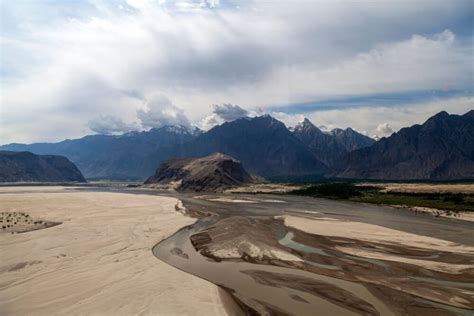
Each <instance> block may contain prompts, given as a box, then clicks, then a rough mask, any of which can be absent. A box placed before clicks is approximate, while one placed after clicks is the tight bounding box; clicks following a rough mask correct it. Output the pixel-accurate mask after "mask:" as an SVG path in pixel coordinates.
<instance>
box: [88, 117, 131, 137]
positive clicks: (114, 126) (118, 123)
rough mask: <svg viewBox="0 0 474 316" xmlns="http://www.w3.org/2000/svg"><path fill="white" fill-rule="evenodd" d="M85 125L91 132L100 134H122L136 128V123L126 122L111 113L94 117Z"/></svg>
mask: <svg viewBox="0 0 474 316" xmlns="http://www.w3.org/2000/svg"><path fill="white" fill-rule="evenodd" d="M87 125H88V126H89V128H90V129H91V130H92V131H93V132H96V133H97V134H102V135H113V134H123V133H127V132H130V131H134V130H137V129H138V125H137V124H136V123H132V124H127V123H125V122H124V121H122V120H121V119H120V118H117V117H115V116H111V115H103V116H99V117H97V118H94V119H92V120H90V121H89V122H88V124H87Z"/></svg>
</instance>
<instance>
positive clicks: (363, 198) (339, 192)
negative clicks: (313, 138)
mask: <svg viewBox="0 0 474 316" xmlns="http://www.w3.org/2000/svg"><path fill="white" fill-rule="evenodd" d="M382 189H383V188H381V187H376V186H356V185H353V184H351V183H327V184H319V185H312V186H310V187H308V188H305V189H300V190H295V191H291V192H289V194H294V195H304V196H312V197H317V198H326V199H333V200H349V201H354V202H364V203H373V204H387V205H407V206H421V207H429V208H435V209H439V210H446V211H451V212H459V211H470V212H473V211H474V194H461V193H456V194H454V193H410V192H383V191H382Z"/></svg>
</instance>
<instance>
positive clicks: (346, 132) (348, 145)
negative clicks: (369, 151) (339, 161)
mask: <svg viewBox="0 0 474 316" xmlns="http://www.w3.org/2000/svg"><path fill="white" fill-rule="evenodd" d="M330 134H331V135H332V136H333V137H334V138H335V140H336V142H337V143H338V144H340V145H341V146H342V147H344V149H345V150H346V151H347V152H350V151H353V150H357V149H360V148H364V147H369V146H372V145H373V144H374V143H375V142H376V141H375V140H374V139H372V138H370V137H368V136H365V135H363V134H361V133H359V132H356V131H354V130H353V129H352V128H350V127H348V128H346V129H341V128H335V129H333V130H332V131H331V132H330Z"/></svg>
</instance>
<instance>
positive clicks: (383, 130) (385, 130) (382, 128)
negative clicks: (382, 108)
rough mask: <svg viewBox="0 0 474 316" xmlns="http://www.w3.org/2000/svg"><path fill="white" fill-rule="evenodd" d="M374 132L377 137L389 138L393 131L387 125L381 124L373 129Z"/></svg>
mask: <svg viewBox="0 0 474 316" xmlns="http://www.w3.org/2000/svg"><path fill="white" fill-rule="evenodd" d="M375 132H376V133H377V134H376V135H377V136H379V137H380V136H389V135H392V133H393V129H392V128H391V127H390V125H389V124H388V123H381V124H379V125H378V126H377V128H376V129H375Z"/></svg>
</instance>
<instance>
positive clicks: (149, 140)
mask: <svg viewBox="0 0 474 316" xmlns="http://www.w3.org/2000/svg"><path fill="white" fill-rule="evenodd" d="M200 133H201V131H200V130H198V129H189V128H187V127H184V126H164V127H162V128H153V129H151V130H149V131H144V132H131V133H127V134H123V135H119V136H111V135H91V136H85V137H83V138H80V139H73V140H65V141H62V142H59V143H36V144H31V145H23V144H9V145H5V146H1V147H0V149H3V150H12V151H25V150H28V151H30V152H33V153H35V154H55V155H64V156H66V157H67V158H69V159H70V160H71V161H73V162H74V163H75V164H76V165H77V166H78V168H79V169H80V170H81V171H82V173H83V174H84V176H85V177H87V178H91V179H92V178H112V179H146V177H148V176H149V175H150V174H151V173H153V171H154V170H155V168H156V166H157V165H158V164H159V163H160V162H161V161H162V160H164V159H169V158H171V157H174V156H175V155H176V152H177V151H180V150H181V147H182V146H183V144H184V143H186V142H189V141H191V140H192V139H194V138H195V137H197V136H198V135H199V134H200Z"/></svg>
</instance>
